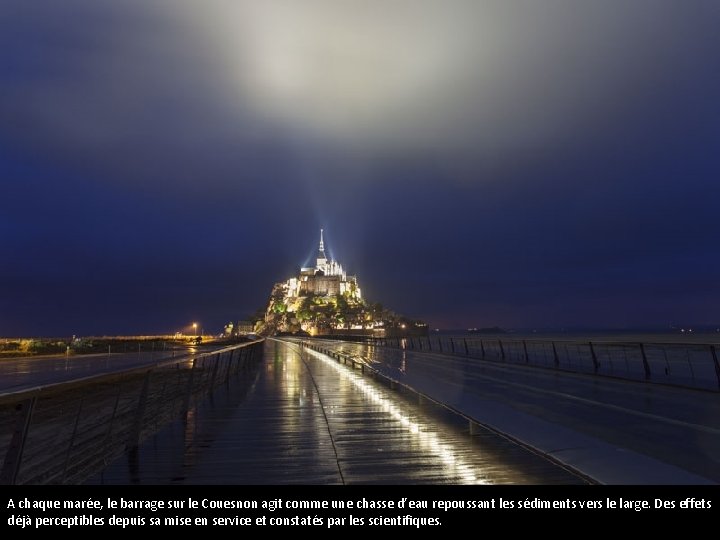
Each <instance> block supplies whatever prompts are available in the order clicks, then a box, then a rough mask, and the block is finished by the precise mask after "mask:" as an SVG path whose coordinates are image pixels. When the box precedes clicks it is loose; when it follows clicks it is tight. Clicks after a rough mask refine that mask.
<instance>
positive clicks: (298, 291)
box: [284, 229, 362, 300]
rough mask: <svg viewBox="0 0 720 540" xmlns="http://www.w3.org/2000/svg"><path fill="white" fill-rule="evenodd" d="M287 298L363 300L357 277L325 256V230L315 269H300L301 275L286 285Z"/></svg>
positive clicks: (321, 238)
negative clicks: (314, 297) (339, 296)
mask: <svg viewBox="0 0 720 540" xmlns="http://www.w3.org/2000/svg"><path fill="white" fill-rule="evenodd" d="M284 289H285V294H286V297H287V298H299V297H301V296H310V295H315V296H336V295H338V294H340V295H344V296H348V297H350V298H352V299H354V300H361V299H362V292H361V291H360V286H359V285H358V281H357V277H356V276H348V275H347V274H346V273H345V270H343V267H342V265H341V264H340V263H338V262H337V261H335V260H332V259H328V258H327V255H325V242H324V240H323V230H322V229H320V246H319V247H318V253H317V259H316V263H315V266H314V267H306V268H301V269H300V275H299V276H298V277H296V278H291V279H289V280H288V281H287V282H286V283H285V284H284Z"/></svg>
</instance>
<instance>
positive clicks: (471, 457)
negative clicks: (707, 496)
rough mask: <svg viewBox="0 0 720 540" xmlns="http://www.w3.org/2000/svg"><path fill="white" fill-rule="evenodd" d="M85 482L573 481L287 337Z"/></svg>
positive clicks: (525, 452) (546, 463)
mask: <svg viewBox="0 0 720 540" xmlns="http://www.w3.org/2000/svg"><path fill="white" fill-rule="evenodd" d="M136 458H137V459H136V460H135V461H133V462H132V463H131V462H130V461H129V460H128V459H127V458H124V459H121V460H118V461H117V462H115V463H113V464H111V465H110V466H109V467H108V468H107V469H106V470H105V471H104V472H103V473H102V475H99V476H97V477H95V478H93V479H91V481H90V483H99V482H102V483H111V484H114V483H160V484H166V483H201V484H220V483H225V484H288V483H299V484H318V483H320V484H325V483H337V484H342V483H345V484H355V483H386V484H388V483H389V484H404V483H434V484H442V483H461V484H469V483H513V484H514V483H582V480H581V479H580V478H578V477H577V476H575V475H574V474H572V473H570V472H568V471H566V470H565V469H562V468H560V467H559V466H557V465H556V464H554V463H552V462H550V461H547V460H546V459H544V458H542V457H540V456H538V455H536V454H533V453H531V452H529V451H528V450H526V449H524V448H522V447H520V446H518V445H516V444H514V443H512V442H510V441H508V440H506V439H505V438H502V437H500V436H497V435H495V434H493V433H491V432H489V431H484V430H480V431H479V432H478V433H476V434H474V435H472V436H471V435H470V434H469V432H468V428H467V425H466V424H465V423H458V422H457V421H456V420H455V419H454V417H453V418H450V417H449V416H447V415H446V416H442V415H441V414H439V413H437V411H434V410H430V409H428V408H427V407H424V406H423V405H420V404H417V403H415V402H411V401H409V400H408V399H407V398H406V397H403V396H401V395H398V394H397V393H395V392H393V391H390V390H388V389H387V388H386V387H384V386H382V385H381V384H379V383H376V382H374V381H372V380H371V379H370V378H367V377H363V376H362V375H361V374H359V373H357V372H354V371H353V370H352V369H350V368H347V367H345V366H342V365H339V364H337V363H336V362H335V361H334V360H331V359H329V358H328V357H325V356H323V355H320V354H318V353H315V352H314V351H308V350H305V351H301V349H300V347H299V346H298V345H296V344H292V343H288V342H284V341H278V340H268V341H267V342H266V345H265V357H264V359H263V361H262V363H261V364H260V365H259V366H258V369H257V372H256V373H254V374H249V373H246V374H245V377H244V378H243V377H242V375H241V377H240V378H238V379H235V380H234V381H233V382H232V384H230V385H229V386H228V387H227V388H225V389H220V390H219V391H218V392H216V393H215V395H213V397H212V398H211V399H209V400H207V401H205V402H204V403H202V404H201V405H199V406H198V407H197V408H195V409H194V410H193V411H192V412H191V417H190V419H189V421H188V422H182V421H179V422H176V423H174V424H173V425H171V426H169V427H168V428H166V429H164V430H162V431H161V432H159V433H158V434H157V435H156V436H155V437H153V438H151V439H150V440H148V441H147V442H146V443H145V444H144V445H142V447H141V448H140V451H139V453H138V454H137V456H136Z"/></svg>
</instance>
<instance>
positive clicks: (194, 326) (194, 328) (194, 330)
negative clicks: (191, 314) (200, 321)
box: [193, 322, 197, 337]
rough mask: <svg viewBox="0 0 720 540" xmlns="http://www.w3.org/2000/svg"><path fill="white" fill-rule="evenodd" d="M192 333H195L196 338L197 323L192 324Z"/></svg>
mask: <svg viewBox="0 0 720 540" xmlns="http://www.w3.org/2000/svg"><path fill="white" fill-rule="evenodd" d="M193 332H195V337H197V323H196V322H194V323H193Z"/></svg>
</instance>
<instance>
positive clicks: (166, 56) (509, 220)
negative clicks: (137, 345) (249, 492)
mask: <svg viewBox="0 0 720 540" xmlns="http://www.w3.org/2000/svg"><path fill="white" fill-rule="evenodd" d="M719 29H720V2H718V1H717V0H707V1H701V0H682V1H680V0H674V1H670V0H602V1H600V0H598V1H592V2H590V1H588V2H578V1H576V0H548V1H543V2H538V1H534V0H517V1H513V2H507V1H506V0H491V1H482V0H472V1H469V0H468V1H464V0H457V1H448V0H443V1H440V0H438V1H426V0H397V1H393V2H390V1H388V0H362V1H360V0H357V1H347V2H338V1H336V0H305V1H303V2H298V1H296V0H263V1H257V2H255V1H253V2H249V1H248V2H243V1H229V0H227V1H225V0H206V1H204V2H195V1H190V0H176V1H173V2H145V1H144V0H143V1H140V0H124V1H123V2H117V1H109V0H108V1H100V0H66V1H62V2H42V3H40V2H28V1H27V0H17V1H13V0H2V2H0V178H1V181H2V184H1V185H2V190H1V191H0V240H1V241H2V253H1V254H0V336H2V335H4V336H27V335H69V334H79V335H91V334H96V335H97V334H118V333H154V332H174V331H176V330H183V329H184V330H186V331H187V330H188V325H189V324H190V323H191V322H192V321H199V323H200V324H201V325H202V326H203V328H205V330H206V332H207V331H218V330H220V328H221V327H222V325H223V324H224V323H226V322H228V321H230V320H238V319H240V318H244V317H245V316H247V315H249V314H250V313H252V312H254V311H255V310H256V309H257V308H259V307H262V306H264V304H265V303H266V301H267V297H268V295H269V293H270V290H271V288H272V285H273V283H274V282H276V281H280V280H283V279H287V278H288V277H291V275H292V274H293V273H294V272H295V271H296V270H297V269H298V268H299V267H300V266H301V265H302V264H304V263H305V262H306V261H307V259H308V258H309V256H310V255H311V254H312V253H314V250H315V249H316V246H317V241H318V234H319V228H320V227H324V228H325V231H326V245H329V248H330V252H331V253H332V254H333V255H334V256H335V257H336V258H338V259H339V261H340V262H341V263H342V264H343V265H344V266H345V268H346V269H347V270H349V271H350V273H354V274H357V275H358V277H359V280H360V285H361V286H362V288H363V293H364V295H365V296H366V297H367V298H368V299H369V300H372V301H379V302H382V303H383V304H384V305H385V306H388V307H391V308H393V309H394V310H396V311H398V312H400V313H403V314H406V315H409V316H415V317H419V318H423V319H425V320H427V321H428V322H429V323H430V324H431V326H432V327H440V328H465V327H468V326H492V325H500V326H503V327H507V328H561V327H600V328H633V327H643V328H647V327H658V328H664V327H669V326H670V325H672V324H682V325H685V324H708V325H710V324H713V325H715V324H720V30H719Z"/></svg>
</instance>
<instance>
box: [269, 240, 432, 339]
mask: <svg viewBox="0 0 720 540" xmlns="http://www.w3.org/2000/svg"><path fill="white" fill-rule="evenodd" d="M258 329H259V331H261V332H262V333H266V334H272V333H285V332H289V333H294V334H297V333H299V332H305V333H307V334H310V335H337V334H354V335H358V334H359V335H372V336H388V335H396V334H398V333H402V334H408V333H410V332H412V333H422V332H427V325H426V324H425V323H422V322H421V321H411V320H409V319H407V318H405V317H401V316H398V315H396V314H395V313H393V312H391V311H388V310H386V309H384V308H383V306H382V305H381V304H377V303H376V304H372V303H368V302H366V301H365V300H364V299H363V297H362V293H361V291H360V285H359V284H358V280H357V277H356V276H351V275H348V274H347V273H346V272H345V270H344V269H343V267H342V265H341V264H340V263H338V262H337V261H335V260H333V259H329V258H328V256H327V255H326V254H325V241H324V239H323V230H322V229H320V245H319V246H318V251H317V257H316V259H315V266H309V267H304V268H300V272H299V273H298V275H297V276H296V277H292V278H290V279H288V280H287V281H282V282H280V283H276V284H275V286H274V287H273V290H272V294H271V296H270V301H269V302H268V305H267V309H266V310H265V320H264V321H262V323H261V324H260V327H259V328H258Z"/></svg>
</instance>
